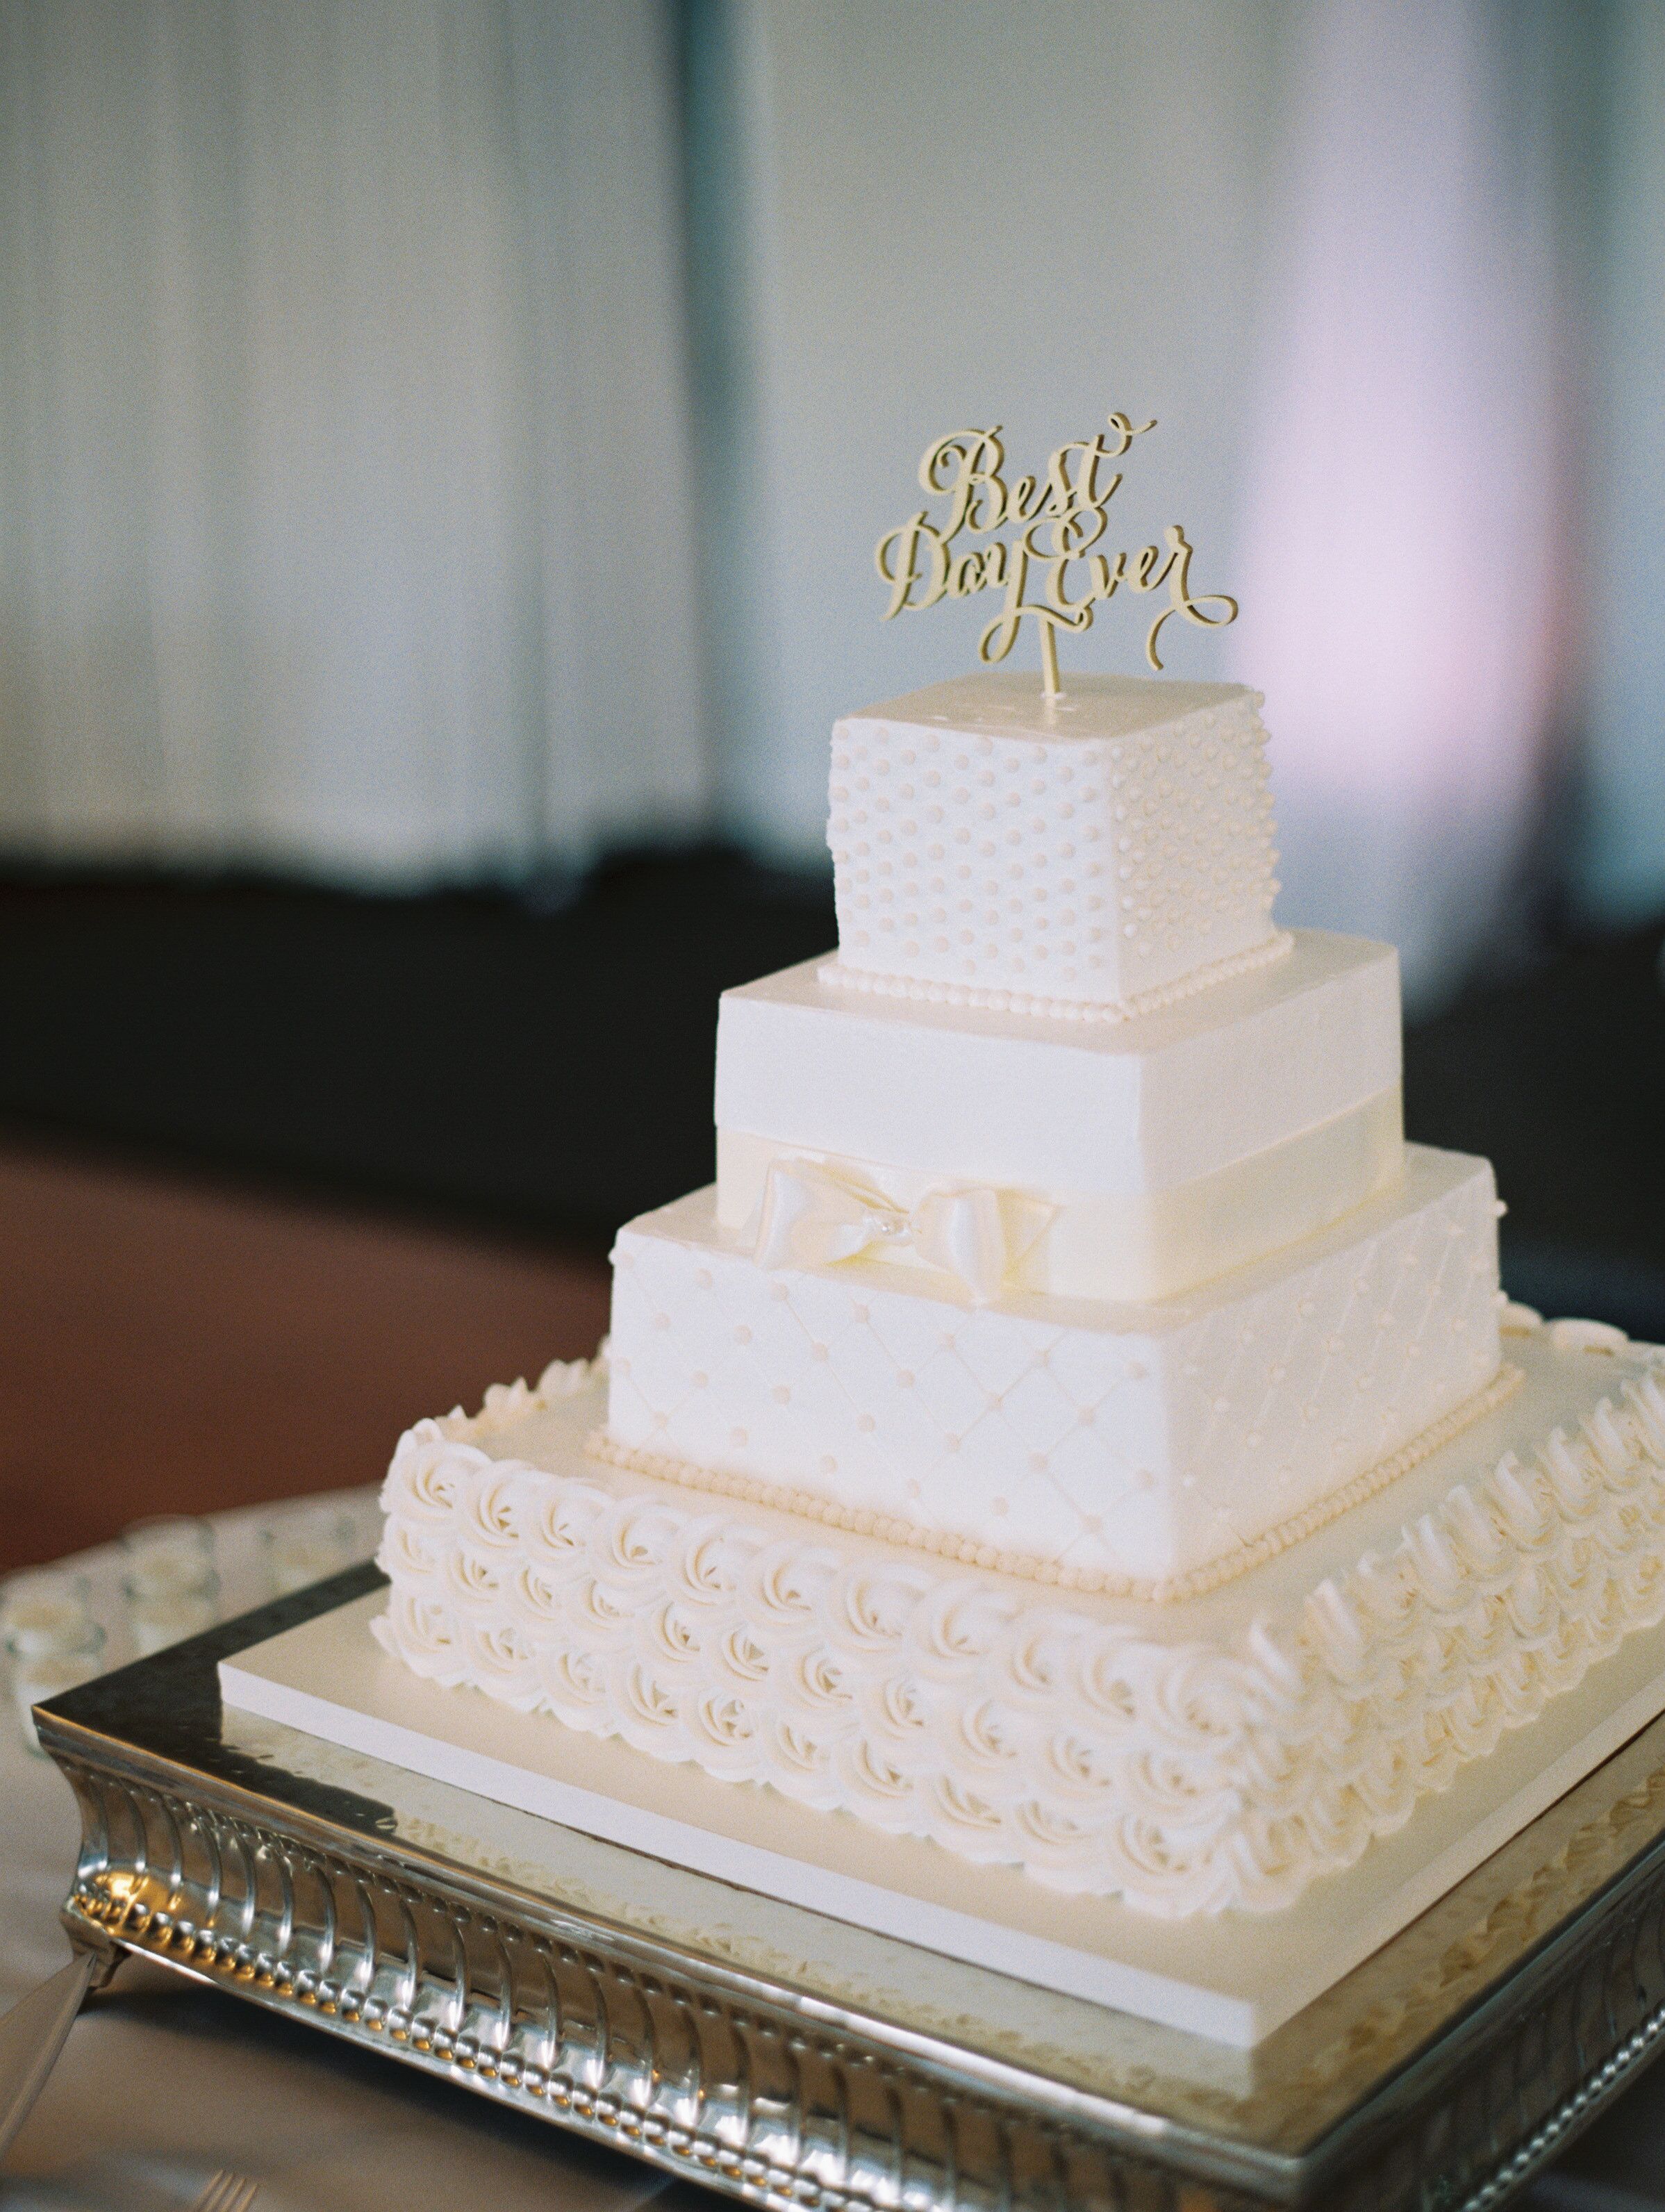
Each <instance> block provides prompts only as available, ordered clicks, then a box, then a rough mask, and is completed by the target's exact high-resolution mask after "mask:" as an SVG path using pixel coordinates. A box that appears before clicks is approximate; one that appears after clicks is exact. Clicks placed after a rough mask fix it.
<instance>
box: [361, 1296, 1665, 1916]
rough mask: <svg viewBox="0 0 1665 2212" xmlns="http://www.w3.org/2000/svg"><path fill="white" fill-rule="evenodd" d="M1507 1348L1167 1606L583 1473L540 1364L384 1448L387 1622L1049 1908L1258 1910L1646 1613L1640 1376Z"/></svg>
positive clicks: (1599, 1357)
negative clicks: (1343, 1484) (1322, 1521)
mask: <svg viewBox="0 0 1665 2212" xmlns="http://www.w3.org/2000/svg"><path fill="white" fill-rule="evenodd" d="M1504 1325H1505V1328H1506V1330H1507V1332H1508V1333H1507V1334H1506V1336H1505V1339H1504V1342H1505V1347H1506V1350H1507V1353H1508V1358H1509V1362H1510V1364H1509V1367H1508V1369H1507V1370H1505V1373H1506V1374H1507V1375H1508V1376H1509V1377H1510V1379H1511V1380H1512V1381H1513V1382H1514V1383H1515V1384H1516V1389H1514V1391H1513V1393H1512V1395H1509V1396H1508V1398H1507V1400H1506V1402H1501V1403H1499V1404H1497V1405H1494V1406H1493V1407H1492V1408H1491V1409H1490V1410H1489V1411H1486V1412H1484V1413H1481V1414H1480V1416H1479V1417H1478V1418H1477V1419H1475V1420H1474V1422H1473V1423H1471V1424H1470V1425H1468V1427H1467V1428H1465V1429H1464V1430H1463V1431H1462V1432H1461V1435H1459V1436H1457V1437H1455V1438H1454V1439H1451V1440H1449V1441H1447V1442H1446V1443H1444V1444H1443V1446H1442V1447H1440V1448H1438V1449H1436V1450H1435V1451H1433V1452H1432V1453H1431V1454H1430V1455H1428V1456H1427V1457H1426V1458H1425V1459H1424V1460H1423V1461H1422V1462H1419V1464H1418V1465H1417V1466H1416V1467H1415V1468H1412V1469H1409V1470H1408V1471H1407V1472H1406V1473H1405V1474H1403V1475H1401V1477H1400V1478H1399V1479H1398V1480H1395V1481H1394V1482H1392V1483H1390V1484H1389V1485H1387V1486H1384V1487H1383V1488H1382V1489H1381V1490H1379V1491H1378V1492H1376V1493H1375V1494H1374V1495H1373V1496H1371V1497H1370V1498H1367V1499H1365V1500H1364V1501H1362V1502H1361V1503H1360V1504H1358V1505H1357V1506H1356V1507H1354V1508H1353V1510H1351V1511H1349V1512H1347V1513H1346V1514H1343V1515H1341V1516H1339V1517H1337V1518H1336V1519H1334V1520H1333V1521H1331V1522H1328V1524H1327V1525H1326V1526H1325V1527H1324V1528H1322V1529H1320V1530H1318V1531H1317V1532H1316V1533H1315V1534H1313V1535H1312V1536H1310V1538H1309V1539H1307V1541H1304V1542H1302V1543H1298V1544H1295V1545H1291V1546H1290V1547H1286V1548H1285V1550H1284V1551H1282V1552H1281V1553H1278V1554H1276V1555H1275V1556H1273V1557H1271V1558H1267V1559H1262V1560H1261V1561H1260V1562H1259V1563H1258V1564H1257V1565H1255V1566H1253V1567H1252V1568H1250V1569H1249V1571H1247V1572H1245V1573H1244V1574H1243V1576H1242V1577H1239V1578H1238V1579H1237V1580H1235V1581H1233V1582H1231V1583H1227V1584H1225V1585H1224V1586H1223V1587H1221V1588H1218V1589H1214V1590H1212V1591H1211V1592H1208V1593H1206V1595H1200V1596H1197V1597H1194V1598H1190V1599H1187V1600H1184V1601H1178V1602H1175V1603H1171V1604H1159V1605H1158V1604H1150V1603H1140V1602H1137V1601H1129V1600H1127V1599H1115V1598H1111V1597H1109V1596H1108V1595H1090V1594H1084V1593H1082V1592H1079V1591H1071V1592H1069V1593H1068V1594H1067V1595H1066V1594H1060V1592H1058V1591H1055V1590H1046V1589H1037V1588H1036V1586H1035V1585H1034V1584H1033V1583H1024V1582H1022V1581H1019V1580H1018V1579H1016V1578H1014V1577H1010V1576H1006V1575H1002V1574H1000V1573H999V1572H991V1571H987V1569H980V1568H972V1569H968V1568H967V1567H965V1566H963V1565H957V1564H956V1563H953V1562H950V1561H945V1560H943V1559H936V1558H933V1557H930V1556H928V1555H921V1553H917V1552H913V1551H909V1550H908V1549H905V1548H902V1547H898V1546H896V1545H894V1544H891V1543H889V1542H886V1541H883V1540H881V1539H879V1538H878V1537H876V1536H874V1535H873V1534H871V1533H869V1534H863V1533H861V1532H858V1531H841V1530H829V1529H828V1528H824V1527H817V1526H815V1525H813V1524H811V1523H808V1522H805V1521H803V1520H802V1519H801V1518H799V1517H796V1516H793V1515H791V1514H789V1513H787V1512H783V1511H781V1510H778V1509H775V1508H771V1507H769V1506H766V1505H764V1504H760V1503H756V1502H752V1501H735V1500H732V1499H725V1498H713V1497H709V1496H702V1495H701V1494H699V1493H698V1492H696V1491H691V1490H690V1489H688V1488H687V1487H686V1486H680V1485H678V1484H675V1483H671V1482H668V1481H665V1480H662V1479H655V1478H653V1477H650V1476H647V1475H644V1474H641V1472H640V1471H638V1470H635V1469H629V1468H618V1467H609V1466H605V1465H599V1464H597V1462H595V1460H594V1459H593V1458H592V1457H587V1456H586V1449H585V1439H586V1436H588V1435H589V1434H590V1433H592V1429H593V1425H594V1424H595V1422H596V1421H597V1420H598V1419H599V1417H600V1413H601V1410H602V1398H603V1388H602V1382H601V1378H600V1377H599V1376H598V1375H592V1374H590V1373H587V1372H586V1370H584V1369H583V1368H582V1367H573V1368H556V1369H553V1370H550V1373H549V1374H548V1375H546V1376H544V1378H543V1379H542V1381H541V1382H540V1383H539V1385H538V1388H537V1389H535V1390H528V1389H526V1386H525V1385H524V1384H520V1385H518V1386H514V1387H513V1388H509V1389H498V1390H494V1391H492V1392H490V1393H489V1394H488V1398H487V1402H486V1406H485V1408H484V1410H483V1412H482V1413H481V1414H480V1415H478V1416H477V1417H476V1418H475V1419H467V1418H465V1416H464V1415H463V1414H462V1413H460V1412H459V1413H454V1414H452V1415H450V1416H449V1417H447V1419H444V1420H440V1421H424V1422H422V1423H420V1424H419V1425H417V1427H416V1428H415V1429H413V1430H412V1431H410V1433H409V1434H408V1435H407V1436H406V1437H404V1439H403V1440H402V1442H401V1443H400V1445H399V1448H398V1453H397V1454H396V1455H395V1457H394V1460H393V1464H392V1469H391V1471H390V1473H389V1475H388V1479H387V1485H386V1491H385V1492H384V1504H385V1506H386V1513H387V1530H386V1541H385V1542H384V1545H383V1547H382V1552H381V1555H380V1556H381V1564H382V1565H383V1566H384V1567H385V1568H386V1571H387V1573H388V1574H389V1576H390V1577H392V1595H391V1601H390V1604H389V1607H388V1610H387V1613H386V1618H385V1620H382V1621H381V1622H380V1623H378V1624H377V1626H378V1632H379V1633H380V1635H381V1637H382V1638H383V1640H384V1641H385V1643H386V1645H387V1647H388V1648H389V1649H390V1650H392V1651H393V1652H395V1653H396V1654H397V1655H398V1657H399V1658H400V1659H402V1660H403V1661H404V1662H405V1663H406V1664H407V1665H409V1666H410V1668H413V1669H415V1671H416V1673H418V1674H422V1675H425V1676H427V1677H428V1678H429V1679H431V1680H436V1681H439V1682H441V1683H446V1684H450V1685H464V1684H466V1685H471V1686H473V1687H475V1688H477V1689H478V1690H482V1691H483V1692H486V1693H487V1694H488V1695H489V1696H490V1697H492V1698H495V1699H499V1700H501V1702H502V1703H503V1704H505V1705H508V1706H511V1707H513V1708H515V1709H517V1710H519V1711H521V1712H526V1713H531V1712H544V1713H547V1714H550V1715H552V1716H553V1717H554V1719H555V1721H556V1722H558V1723H561V1724H562V1726H563V1727H564V1728H566V1729H580V1730H582V1731H584V1732H586V1734H590V1735H599V1736H605V1737H614V1738H618V1739H622V1740H623V1741H624V1742H626V1743H628V1744H629V1745H630V1746H632V1747H634V1748H635V1749H636V1750H637V1751H639V1752H642V1753H647V1755H649V1756H650V1757H652V1758H653V1759H661V1760H666V1761H672V1762H681V1761H688V1762H691V1763H692V1765H695V1766H696V1767H698V1768H699V1769H701V1770H702V1771H703V1772H704V1773H706V1774H708V1775H710V1776H713V1777H714V1778H718V1779H720V1780H722V1781H725V1782H727V1783H730V1784H746V1785H750V1786H751V1787H752V1788H755V1787H756V1786H757V1785H758V1784H765V1785H768V1787H769V1788H770V1789H772V1790H776V1791H779V1792H780V1793H781V1795H782V1796H785V1797H787V1798H790V1799H793V1800H795V1801H797V1802H799V1803H800V1804H805V1805H808V1806H811V1807H812V1808H816V1809H817V1811H818V1812H820V1813H822V1814H842V1815H845V1816H848V1817H853V1818H854V1819H855V1820H860V1821H862V1822H865V1823H866V1824H867V1825H868V1826H871V1827H872V1828H874V1829H878V1830H880V1831H884V1832H888V1833H890V1834H892V1835H905V1836H915V1837H923V1838H929V1839H931V1840H932V1841H933V1842H934V1843H936V1844H939V1845H940V1846H941V1847H942V1848H943V1849H944V1850H947V1851H950V1852H952V1853H954V1854H956V1855H957V1857H960V1858H962V1859H969V1860H972V1861H975V1862H977V1863H981V1864H983V1865H987V1866H996V1865H1005V1866H1011V1867H1017V1868H1021V1869H1023V1870H1024V1873H1025V1874H1026V1875H1029V1876H1030V1877H1032V1878H1033V1879H1034V1880H1035V1881H1036V1882H1038V1883H1041V1884H1044V1885H1047V1886H1048V1887H1052V1888H1054V1889H1059V1890H1063V1891H1066V1892H1068V1893H1073V1894H1076V1895H1078V1896H1080V1895H1085V1896H1092V1895H1097V1896H1112V1895H1120V1896H1121V1897H1122V1898H1124V1899H1126V1900H1127V1903H1128V1904H1129V1905H1132V1906H1133V1907H1135V1908H1137V1909H1138V1910H1139V1911H1144V1912H1148V1913H1152V1914H1157V1915H1160V1916H1163V1917H1167V1918H1182V1917H1186V1916H1188V1915H1190V1914H1194V1913H1199V1912H1200V1913H1217V1912H1221V1911H1228V1910H1231V1909H1232V1908H1236V1909H1237V1910H1248V1911H1272V1910H1276V1909H1279V1908H1281V1907H1284V1906H1286V1905H1290V1904H1291V1903H1292V1902H1293V1901H1294V1900H1295V1899H1297V1898H1298V1897H1300V1896H1301V1894H1302V1893H1303V1891H1304V1890H1305V1889H1306V1888H1307V1887H1308V1886H1309V1885H1310V1883H1311V1882H1312V1881H1314V1880H1315V1878H1316V1877H1317V1876H1320V1875H1326V1874H1334V1873H1335V1872H1337V1871H1338V1870H1340V1869H1342V1868H1345V1867H1347V1866H1350V1865H1352V1864H1353V1863H1355V1862H1356V1861H1357V1860H1358V1859H1359V1858H1360V1857H1361V1856H1362V1855H1363V1854H1364V1852H1365V1851H1366V1850H1367V1849H1368V1848H1369V1846H1370V1844H1371V1843H1372V1841H1373V1840H1374V1839H1376V1838H1382V1837H1386V1836H1388V1835H1389V1834H1391V1833H1392V1832H1394V1831H1395V1830H1397V1829H1399V1828H1400V1827H1401V1826H1403V1824H1404V1823H1405V1822H1406V1820H1407V1819H1408V1818H1410V1817H1411V1816H1412V1815H1413V1814H1414V1813H1415V1811H1416V1808H1417V1806H1418V1802H1419V1800H1422V1799H1424V1798H1425V1797H1427V1796H1429V1795H1430V1794H1431V1793H1433V1792H1437V1791H1442V1790H1445V1789H1447V1788H1448V1787H1449V1785H1450V1784H1452V1782H1453V1781H1454V1779H1455V1778H1456V1777H1457V1776H1458V1775H1459V1773H1460V1772H1461V1770H1462V1769H1463V1768H1464V1767H1465V1766H1466V1765H1468V1764H1469V1763H1470V1762H1472V1761H1474V1760H1477V1759H1488V1758H1490V1757H1491V1756H1492V1755H1493V1754H1494V1753H1499V1752H1500V1749H1501V1747H1503V1746H1504V1745H1505V1744H1506V1743H1509V1742H1511V1741H1512V1742H1513V1743H1514V1744H1515V1746H1516V1759H1520V1757H1521V1750H1520V1746H1521V1740H1522V1734H1524V1735H1527V1736H1528V1737H1530V1735H1531V1734H1532V1729H1531V1723H1534V1721H1536V1720H1537V1719H1538V1718H1539V1717H1540V1715H1542V1714H1543V1713H1544V1711H1545V1709H1546V1707H1547V1705H1550V1703H1551V1701H1552V1700H1556V1699H1561V1698H1564V1697H1565V1696H1566V1695H1567V1694H1568V1693H1569V1692H1571V1691H1572V1690H1574V1689H1575V1688H1576V1687H1577V1686H1578V1685H1579V1684H1580V1683H1581V1682H1582V1681H1583V1679H1584V1677H1585V1676H1586V1674H1589V1671H1590V1670H1591V1669H1592V1668H1594V1667H1595V1666H1597V1665H1598V1664H1599V1663H1600V1662H1602V1661H1603V1660H1606V1659H1607V1658H1608V1657H1609V1656H1610V1655H1612V1654H1613V1653H1614V1652H1615V1651H1617V1650H1618V1649H1619V1646H1620V1644H1622V1643H1625V1642H1626V1639H1628V1638H1632V1637H1635V1636H1638V1635H1640V1634H1641V1633H1642V1632H1646V1631H1648V1630H1649V1629H1650V1628H1653V1627H1654V1626H1655V1625H1656V1623H1658V1621H1659V1620H1660V1619H1661V1617H1662V1613H1665V1389H1662V1387H1661V1385H1662V1383H1665V1367H1662V1365H1661V1358H1662V1355H1661V1354H1660V1353H1658V1352H1653V1351H1650V1349H1649V1348H1648V1347H1646V1346H1631V1345H1628V1344H1627V1343H1626V1340H1624V1339H1623V1338H1622V1337H1621V1336H1620V1335H1619V1333H1618V1332H1617V1331H1616V1330H1613V1329H1607V1328H1599V1327H1597V1326H1595V1325H1594V1324H1590V1323H1581V1322H1558V1323H1556V1324H1554V1325H1553V1326H1552V1327H1551V1328H1542V1327H1541V1326H1540V1325H1539V1324H1538V1322H1537V1317H1536V1316H1534V1315H1529V1314H1527V1313H1525V1312H1524V1311H1523V1310H1519V1309H1515V1310H1510V1313H1508V1314H1507V1315H1506V1316H1505V1317H1504ZM1657 1665H1658V1662H1657V1661H1655V1662H1654V1668H1653V1671H1654V1672H1656V1670H1657ZM1646 1672H1647V1670H1646V1669H1644V1674H1645V1673H1646ZM1619 1702H1620V1700H1619V1696H1618V1693H1617V1692H1615V1693H1614V1704H1615V1706H1616V1705H1618V1704H1619ZM1651 1709H1652V1710H1657V1705H1656V1704H1655V1705H1654V1706H1653V1707H1652V1708H1651ZM1642 1717H1643V1718H1645V1717H1647V1716H1646V1714H1645V1713H1644V1715H1643V1716H1642ZM1609 1747H1610V1746H1609ZM1531 1748H1532V1747H1531V1744H1530V1742H1529V1741H1528V1743H1527V1745H1526V1747H1525V1760H1526V1771H1529V1770H1530V1761H1531ZM1554 1756H1555V1753H1554V1752H1553V1751H1552V1752H1551V1753H1548V1754H1547V1755H1546V1763H1553V1758H1554ZM1595 1756H1601V1753H1600V1751H1597V1753H1595ZM1573 1778H1576V1776H1574V1777H1573ZM1562 1786H1564V1787H1565V1782H1564V1783H1563V1784H1562ZM1498 1840H1501V1838H1498ZM1228 1929H1229V1923H1228ZM1223 1932H1225V1931H1223ZM1228 1939H1229V1938H1228Z"/></svg>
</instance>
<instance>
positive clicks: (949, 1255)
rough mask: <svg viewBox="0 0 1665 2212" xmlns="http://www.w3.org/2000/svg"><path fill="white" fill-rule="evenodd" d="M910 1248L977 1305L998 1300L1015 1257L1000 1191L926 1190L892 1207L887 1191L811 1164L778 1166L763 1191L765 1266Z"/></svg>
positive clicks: (760, 1235)
mask: <svg viewBox="0 0 1665 2212" xmlns="http://www.w3.org/2000/svg"><path fill="white" fill-rule="evenodd" d="M876 1244H877V1245H880V1246H884V1247H888V1248H890V1249H891V1250H895V1249H897V1248H898V1247H901V1248H905V1249H911V1250H912V1251H913V1252H914V1253H915V1255H917V1256H918V1257H919V1258H920V1259H921V1260H922V1261H924V1262H925V1264H926V1265H927V1267H940V1268H942V1269H943V1270H944V1272H945V1273H947V1274H950V1275H953V1276H955V1277H956V1278H957V1279H958V1280H959V1281H960V1282H962V1283H963V1284H964V1285H965V1287H966V1289H967V1290H968V1291H970V1293H971V1295H972V1297H974V1298H975V1299H976V1300H977V1302H978V1303H979V1304H987V1302H988V1301H989V1300H990V1299H991V1298H997V1297H999V1296H1000V1290H1001V1286H1002V1285H1003V1284H1004V1283H1005V1281H1006V1268H1007V1267H1008V1266H1009V1265H1010V1263H1011V1260H1012V1254H1011V1252H1010V1251H1009V1249H1008V1248H1007V1240H1006V1224H1005V1222H1004V1221H1003V1220H1002V1218H1001V1214H1000V1195H999V1194H998V1193H997V1192H995V1191H993V1190H989V1189H987V1188H984V1187H981V1186H976V1185H966V1186H963V1187H958V1188H956V1187H953V1186H947V1187H945V1188H942V1189H940V1190H928V1191H927V1193H926V1194H925V1195H924V1197H923V1198H921V1200H919V1202H918V1204H917V1205H915V1206H893V1205H892V1204H891V1203H890V1200H889V1199H887V1198H886V1197H885V1196H884V1193H883V1192H882V1191H877V1190H873V1189H872V1188H869V1187H868V1186H867V1185H866V1184H865V1183H862V1182H858V1181H857V1180H856V1179H855V1178H854V1176H847V1175H843V1174H841V1173H840V1172H839V1171H838V1170H836V1169H833V1168H829V1167H823V1166H821V1165H820V1164H818V1163H817V1162H815V1161H813V1160H781V1159H777V1160H772V1161H771V1162H770V1163H769V1178H768V1181H767V1182H766V1183H765V1184H764V1186H763V1214H762V1218H760V1220H759V1222H758V1225H757V1250H756V1257H757V1264H758V1266H759V1267H764V1268H771V1269H772V1268H775V1267H824V1266H825V1265H826V1264H827V1263H828V1261H833V1260H853V1259H854V1257H855V1255H857V1253H858V1252H866V1251H869V1250H871V1249H872V1247H873V1246H874V1245H876Z"/></svg>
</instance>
